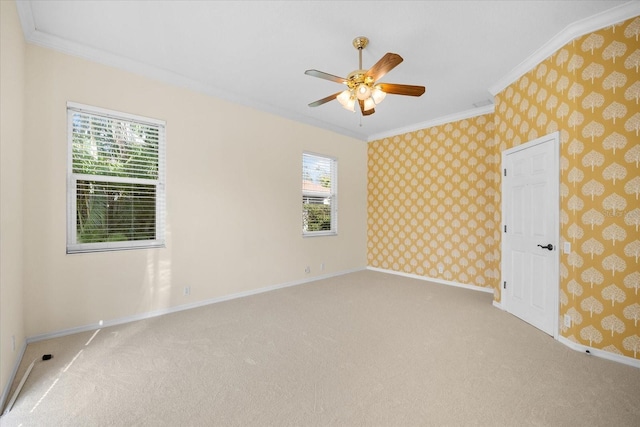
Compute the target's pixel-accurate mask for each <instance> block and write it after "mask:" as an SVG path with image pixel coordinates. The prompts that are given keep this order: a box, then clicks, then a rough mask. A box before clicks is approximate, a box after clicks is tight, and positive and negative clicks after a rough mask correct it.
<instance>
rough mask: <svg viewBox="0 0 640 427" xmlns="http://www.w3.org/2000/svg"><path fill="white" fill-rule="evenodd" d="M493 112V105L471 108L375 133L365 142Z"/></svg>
mask: <svg viewBox="0 0 640 427" xmlns="http://www.w3.org/2000/svg"><path fill="white" fill-rule="evenodd" d="M494 112H495V105H493V104H490V105H486V106H484V107H479V108H473V109H471V110H466V111H462V112H459V113H454V114H450V115H448V116H442V117H438V118H437V119H433V120H428V121H426V122H421V123H416V124H413V125H410V126H405V127H402V128H397V129H392V130H390V131H387V132H381V133H377V134H374V135H371V136H370V137H369V139H368V140H367V142H371V141H376V140H378V139H384V138H389V137H392V136H397V135H402V134H405V133H409V132H415V131H417V130H421V129H427V128H431V127H434V126H440V125H444V124H446V123H452V122H457V121H460V120H464V119H470V118H473V117H477V116H482V115H484V114H492V113H494Z"/></svg>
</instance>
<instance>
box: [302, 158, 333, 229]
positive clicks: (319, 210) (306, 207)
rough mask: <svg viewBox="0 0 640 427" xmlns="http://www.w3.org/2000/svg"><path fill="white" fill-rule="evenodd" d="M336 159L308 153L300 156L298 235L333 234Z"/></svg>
mask: <svg viewBox="0 0 640 427" xmlns="http://www.w3.org/2000/svg"><path fill="white" fill-rule="evenodd" d="M337 178H338V172H337V160H336V159H334V158H331V157H327V156H322V155H318V154H312V153H303V155H302V233H303V235H305V236H318V235H332V234H336V233H337V188H338V179H337Z"/></svg>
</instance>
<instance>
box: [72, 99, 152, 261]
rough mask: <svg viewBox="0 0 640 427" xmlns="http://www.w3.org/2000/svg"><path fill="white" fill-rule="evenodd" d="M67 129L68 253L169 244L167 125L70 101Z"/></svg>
mask: <svg viewBox="0 0 640 427" xmlns="http://www.w3.org/2000/svg"><path fill="white" fill-rule="evenodd" d="M67 126H68V135H67V137H68V150H69V151H68V166H67V204H68V207H67V221H68V225H67V253H75V252H94V251H110V250H122V249H137V248H151V247H162V246H164V209H165V207H164V201H165V197H164V163H165V161H164V159H165V156H164V146H165V124H164V122H162V121H159V120H154V119H147V118H144V117H138V116H133V115H130V114H124V113H118V112H115V111H108V110H104V109H99V108H94V107H88V106H84V105H79V104H75V103H68V104H67Z"/></svg>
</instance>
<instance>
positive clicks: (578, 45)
mask: <svg viewBox="0 0 640 427" xmlns="http://www.w3.org/2000/svg"><path fill="white" fill-rule="evenodd" d="M639 34H640V17H636V18H633V19H630V20H627V21H625V22H621V23H619V24H616V25H614V26H611V27H608V28H605V29H602V30H599V31H596V32H594V33H591V34H586V35H584V36H582V37H579V38H576V39H574V40H573V41H572V42H571V43H568V44H567V45H565V46H564V47H563V48H561V49H559V50H558V51H557V52H556V53H554V54H553V55H552V56H551V57H549V58H547V59H546V60H545V61H543V62H542V63H540V64H538V66H536V67H535V68H534V69H533V70H531V71H530V72H529V73H527V74H526V75H524V76H522V77H521V78H520V79H519V80H518V81H516V82H514V83H513V84H511V85H510V86H509V87H507V88H506V89H505V90H504V91H502V92H501V93H499V94H498V95H497V96H496V99H495V104H496V111H495V124H496V134H495V138H496V144H497V145H498V147H499V150H500V151H502V150H505V149H507V148H511V147H513V146H515V145H518V144H520V143H524V142H526V141H529V140H532V139H534V138H537V137H539V136H543V135H546V134H548V133H551V132H553V131H556V130H560V135H561V146H562V148H561V158H560V169H561V183H560V194H561V212H560V235H561V241H562V242H565V241H568V242H570V243H571V253H570V254H563V255H561V260H560V261H561V264H560V276H561V279H560V282H561V285H560V286H561V289H560V304H561V307H560V316H561V319H562V318H563V317H564V315H565V314H568V315H569V316H571V320H572V322H571V323H572V326H571V327H569V328H566V327H564V326H561V327H562V329H561V334H562V335H563V336H564V337H566V338H568V339H569V340H571V341H574V342H577V343H580V344H583V345H587V346H591V347H594V348H598V349H601V350H605V351H609V352H612V353H616V354H619V355H624V356H629V357H634V358H637V359H640V324H639V323H640V322H639V321H640V294H639V293H638V290H639V289H638V288H639V287H640V263H639V260H638V258H639V255H640V233H639V231H638V226H639V224H640V201H638V193H639V192H640V169H639V160H640V137H639V136H640V132H639V131H640V105H639V103H638V101H639V97H640V73H639V66H640V42H639V40H638V39H639ZM559 323H560V325H563V322H559Z"/></svg>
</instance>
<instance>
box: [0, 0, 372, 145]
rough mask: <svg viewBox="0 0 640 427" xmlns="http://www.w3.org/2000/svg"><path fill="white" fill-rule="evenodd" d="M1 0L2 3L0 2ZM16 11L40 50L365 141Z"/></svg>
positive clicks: (23, 2) (23, 6)
mask: <svg viewBox="0 0 640 427" xmlns="http://www.w3.org/2000/svg"><path fill="white" fill-rule="evenodd" d="M0 1H3V0H0ZM16 6H17V9H18V17H19V19H20V24H21V26H22V32H23V34H24V38H25V41H26V42H27V43H30V44H33V45H37V46H40V47H44V48H47V49H51V50H54V51H56V52H61V53H63V54H67V55H70V56H74V57H77V58H81V59H85V60H88V61H91V62H95V63H98V64H102V65H106V66H108V67H112V68H116V69H119V70H123V71H127V72H130V73H133V74H137V75H140V76H143V77H148V78H151V79H154V80H157V81H160V82H163V83H167V84H170V85H175V86H178V87H182V88H185V89H188V90H192V91H194V92H198V93H203V94H205V95H210V96H213V97H215V98H219V99H223V100H225V101H229V102H233V103H235V104H239V105H243V106H245V107H249V108H253V109H255V110H258V111H262V112H265V113H269V114H273V115H277V116H279V117H283V118H285V119H289V120H293V121H296V122H298V123H304V124H307V125H310V126H315V127H319V128H322V129H326V130H328V131H332V132H335V133H337V134H340V135H344V136H347V137H350V138H353V139H357V140H360V141H366V136H365V135H364V134H362V133H361V132H359V131H354V130H351V129H347V128H343V127H340V126H334V125H327V124H326V123H324V122H321V121H319V120H317V119H315V118H313V117H307V116H304V115H302V114H297V113H295V112H291V111H285V110H282V109H280V108H277V107H275V106H273V105H268V104H264V103H260V102H256V101H254V100H249V99H246V98H244V97H241V96H239V95H238V94H236V93H233V92H231V91H227V90H224V89H220V88H218V87H213V86H211V85H207V84H204V83H202V82H200V81H197V80H194V79H191V78H189V77H186V76H184V75H181V74H178V73H175V72H172V71H169V70H165V69H162V68H158V67H155V66H150V65H148V64H145V63H143V62H140V61H137V60H134V59H130V58H126V57H123V56H120V55H115V54H112V53H109V52H106V51H103V50H99V49H95V48H92V47H89V46H85V45H82V44H79V43H75V42H71V41H69V40H66V39H63V38H61V37H56V36H52V35H50V34H46V33H43V32H42V31H39V30H38V29H37V28H36V26H35V21H34V19H33V13H32V10H31V1H28V0H20V1H16Z"/></svg>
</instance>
